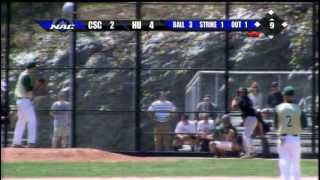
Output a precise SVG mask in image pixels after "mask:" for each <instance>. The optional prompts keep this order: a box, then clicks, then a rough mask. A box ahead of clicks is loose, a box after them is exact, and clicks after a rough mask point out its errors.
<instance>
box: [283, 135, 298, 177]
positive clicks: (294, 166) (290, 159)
mask: <svg viewBox="0 0 320 180" xmlns="http://www.w3.org/2000/svg"><path fill="white" fill-rule="evenodd" d="M280 138H282V143H281V142H279V143H278V153H279V169H280V176H281V180H290V177H292V178H293V180H300V157H301V153H300V152H301V150H300V148H301V147H300V137H299V136H291V135H287V136H281V137H280ZM280 141H281V140H280Z"/></svg>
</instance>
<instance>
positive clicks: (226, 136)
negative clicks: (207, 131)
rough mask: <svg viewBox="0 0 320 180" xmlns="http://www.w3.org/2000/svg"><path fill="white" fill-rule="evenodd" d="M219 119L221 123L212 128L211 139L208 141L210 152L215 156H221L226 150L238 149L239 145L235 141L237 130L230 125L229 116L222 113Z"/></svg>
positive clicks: (233, 150)
mask: <svg viewBox="0 0 320 180" xmlns="http://www.w3.org/2000/svg"><path fill="white" fill-rule="evenodd" d="M221 121H222V124H220V126H218V127H217V128H216V129H214V130H213V138H212V139H213V141H210V143H209V149H210V152H212V153H214V154H215V156H216V157H220V156H222V155H223V154H224V153H225V152H226V151H228V152H239V151H240V145H239V144H238V143H237V130H236V129H235V128H234V127H233V126H232V124H231V119H230V116H229V115H228V114H225V115H223V116H222V118H221Z"/></svg>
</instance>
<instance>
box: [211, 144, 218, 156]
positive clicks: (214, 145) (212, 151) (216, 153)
mask: <svg viewBox="0 0 320 180" xmlns="http://www.w3.org/2000/svg"><path fill="white" fill-rule="evenodd" d="M209 151H210V152H211V153H213V154H214V155H215V156H219V153H218V151H217V145H216V141H210V142H209Z"/></svg>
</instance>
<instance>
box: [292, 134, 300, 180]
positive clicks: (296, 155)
mask: <svg viewBox="0 0 320 180" xmlns="http://www.w3.org/2000/svg"><path fill="white" fill-rule="evenodd" d="M290 153H291V163H290V164H291V168H290V174H291V176H293V180H300V158H301V147H300V138H299V137H292V142H291V143H290Z"/></svg>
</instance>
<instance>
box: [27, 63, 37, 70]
mask: <svg viewBox="0 0 320 180" xmlns="http://www.w3.org/2000/svg"><path fill="white" fill-rule="evenodd" d="M36 66H37V63H36V62H35V61H32V62H29V63H27V65H26V68H27V69H31V68H35V67H36Z"/></svg>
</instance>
